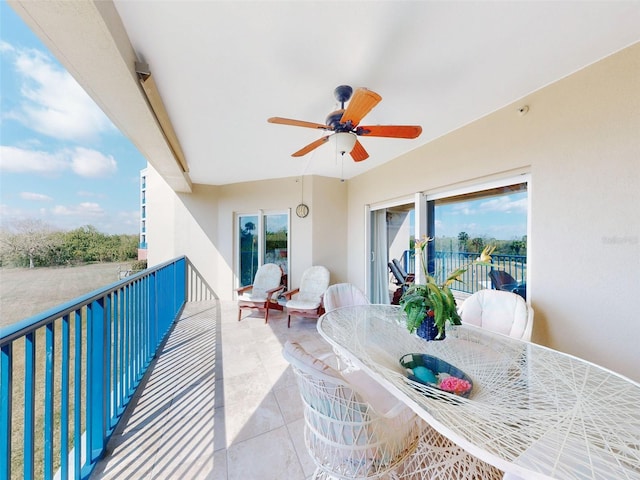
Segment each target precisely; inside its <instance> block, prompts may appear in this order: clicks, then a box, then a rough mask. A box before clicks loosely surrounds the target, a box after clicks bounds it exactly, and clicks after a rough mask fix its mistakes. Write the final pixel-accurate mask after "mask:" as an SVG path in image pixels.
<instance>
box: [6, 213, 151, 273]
mask: <svg viewBox="0 0 640 480" xmlns="http://www.w3.org/2000/svg"><path fill="white" fill-rule="evenodd" d="M138 242H139V238H138V235H125V234H120V235H107V234H104V233H101V232H99V231H98V230H97V229H96V228H95V227H94V226H91V225H87V226H83V227H80V228H76V229H75V230H70V231H61V230H57V229H55V228H53V227H51V226H50V225H48V224H47V223H45V222H43V221H41V220H33V219H27V220H20V221H16V222H13V223H12V224H11V225H10V226H8V227H5V228H2V230H0V265H1V266H3V267H7V266H13V267H29V268H34V267H52V266H61V265H75V264H81V263H95V262H125V261H131V260H136V259H137V257H138Z"/></svg>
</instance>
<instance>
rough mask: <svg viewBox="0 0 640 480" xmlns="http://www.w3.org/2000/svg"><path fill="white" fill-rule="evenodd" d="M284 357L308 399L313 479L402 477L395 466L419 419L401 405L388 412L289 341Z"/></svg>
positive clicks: (409, 446) (412, 443)
mask: <svg viewBox="0 0 640 480" xmlns="http://www.w3.org/2000/svg"><path fill="white" fill-rule="evenodd" d="M283 356H284V357H285V359H286V360H287V361H288V362H289V363H290V364H291V366H292V368H293V371H294V372H295V374H296V378H297V381H298V387H299V389H300V395H301V397H302V401H303V403H304V418H305V443H306V446H307V449H308V450H309V453H310V454H311V457H312V458H313V460H314V462H315V464H316V466H317V468H316V471H315V473H314V476H313V478H314V479H316V480H317V479H329V478H331V479H369V478H372V479H374V478H381V477H384V478H399V477H398V475H397V474H396V472H395V470H396V469H397V468H398V467H400V466H401V465H402V463H403V462H404V461H405V460H406V459H407V458H408V457H409V455H411V454H412V453H413V452H414V450H415V448H416V445H417V443H418V435H419V433H420V432H419V424H420V421H419V418H418V417H417V416H416V415H415V414H414V413H413V411H412V410H411V409H409V408H407V407H406V406H404V405H402V404H398V407H395V408H392V409H391V410H389V411H388V412H387V413H386V414H385V415H382V414H380V413H379V412H378V411H376V410H375V409H374V408H373V407H372V406H371V404H370V403H368V402H367V401H365V400H364V399H363V398H362V397H361V396H360V394H358V393H357V392H356V391H355V390H354V388H353V387H352V385H351V384H349V383H348V382H347V381H346V380H345V379H344V378H343V377H342V376H341V375H340V373H339V372H338V371H337V370H335V369H333V368H332V367H330V366H329V365H327V364H325V363H324V362H322V361H321V360H320V359H317V358H316V357H313V356H312V355H309V354H308V353H307V352H306V351H304V349H303V348H302V347H301V346H300V345H298V344H297V343H292V342H287V343H286V344H285V346H284V350H283Z"/></svg>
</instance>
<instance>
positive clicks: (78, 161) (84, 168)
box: [0, 145, 118, 178]
mask: <svg viewBox="0 0 640 480" xmlns="http://www.w3.org/2000/svg"><path fill="white" fill-rule="evenodd" d="M67 170H71V171H73V172H74V173H75V174H76V175H79V176H81V177H85V178H104V177H110V176H112V175H114V174H115V173H116V172H117V171H118V165H117V163H116V161H115V159H114V158H113V157H112V156H111V155H105V154H103V153H101V152H98V151H97V150H91V149H88V148H83V147H76V148H74V149H67V150H62V151H60V152H57V153H49V152H43V151H36V150H26V149H22V148H18V147H11V146H5V145H0V171H1V172H7V173H34V174H41V175H59V174H61V173H63V172H65V171H67Z"/></svg>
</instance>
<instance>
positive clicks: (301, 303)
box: [287, 297, 320, 310]
mask: <svg viewBox="0 0 640 480" xmlns="http://www.w3.org/2000/svg"><path fill="white" fill-rule="evenodd" d="M319 306H320V299H317V300H311V301H308V300H307V301H305V300H304V299H302V300H300V299H298V298H297V297H294V298H292V299H291V300H289V301H288V302H287V309H289V310H317V309H318V307H319Z"/></svg>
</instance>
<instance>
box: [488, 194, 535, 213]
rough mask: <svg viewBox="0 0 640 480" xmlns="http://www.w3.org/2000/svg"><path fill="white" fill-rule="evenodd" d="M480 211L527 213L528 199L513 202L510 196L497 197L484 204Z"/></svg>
mask: <svg viewBox="0 0 640 480" xmlns="http://www.w3.org/2000/svg"><path fill="white" fill-rule="evenodd" d="M479 210H480V211H482V212H503V213H526V212H527V199H526V198H520V199H517V200H513V199H512V198H511V197H509V196H503V197H497V198H493V199H491V200H488V201H486V202H482V203H481V204H480V206H479Z"/></svg>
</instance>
